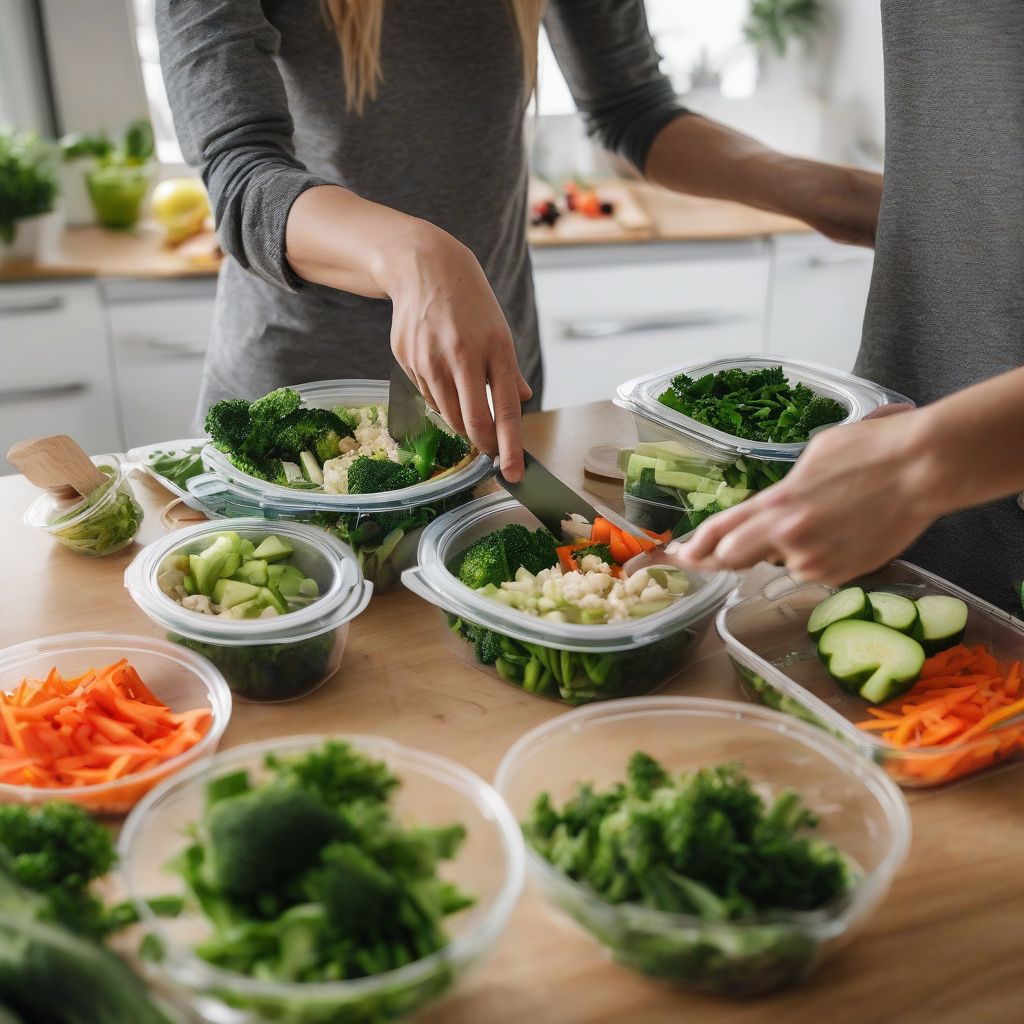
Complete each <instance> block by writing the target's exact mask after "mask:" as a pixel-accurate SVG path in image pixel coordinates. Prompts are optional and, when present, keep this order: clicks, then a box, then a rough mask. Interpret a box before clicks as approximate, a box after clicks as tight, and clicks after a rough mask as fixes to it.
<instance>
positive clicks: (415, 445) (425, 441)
mask: <svg viewBox="0 0 1024 1024" xmlns="http://www.w3.org/2000/svg"><path fill="white" fill-rule="evenodd" d="M442 434H444V431H443V430H441V428H440V427H438V426H437V425H436V424H434V423H431V422H430V421H429V420H428V421H427V422H426V423H424V424H423V427H422V429H421V430H420V432H419V433H418V434H417V435H416V436H415V437H402V438H395V440H396V441H398V451H399V454H400V455H401V457H402V460H403V461H404V462H405V463H406V464H407V465H411V466H412V468H413V469H415V470H416V473H417V475H418V476H419V478H420V479H421V480H426V479H427V478H428V477H429V476H430V474H431V473H433V471H434V466H435V465H436V464H437V449H438V445H439V444H440V441H441V435H442Z"/></svg>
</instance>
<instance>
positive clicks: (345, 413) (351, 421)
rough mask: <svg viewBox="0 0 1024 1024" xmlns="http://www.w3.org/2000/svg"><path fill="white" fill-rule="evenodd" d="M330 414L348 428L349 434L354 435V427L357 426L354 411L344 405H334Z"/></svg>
mask: <svg viewBox="0 0 1024 1024" xmlns="http://www.w3.org/2000/svg"><path fill="white" fill-rule="evenodd" d="M331 412H333V413H334V415H335V416H337V417H338V419H339V420H341V422H342V423H344V424H345V426H347V427H348V429H349V432H350V433H354V432H355V429H356V427H358V426H359V416H358V415H357V413H356V412H355V411H354V410H352V409H349V408H346V407H345V406H344V405H336V406H335V407H334V408H333V409H332V410H331Z"/></svg>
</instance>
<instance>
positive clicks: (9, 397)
mask: <svg viewBox="0 0 1024 1024" xmlns="http://www.w3.org/2000/svg"><path fill="white" fill-rule="evenodd" d="M88 390H89V385H88V384H87V383H86V382H85V381H84V380H73V381H68V383H67V384H51V385H47V386H46V387H38V388H12V389H11V390H9V391H0V405H5V404H8V403H14V402H38V401H45V400H46V399H47V398H69V397H70V396H71V395H79V394H81V393H82V392H83V391H88Z"/></svg>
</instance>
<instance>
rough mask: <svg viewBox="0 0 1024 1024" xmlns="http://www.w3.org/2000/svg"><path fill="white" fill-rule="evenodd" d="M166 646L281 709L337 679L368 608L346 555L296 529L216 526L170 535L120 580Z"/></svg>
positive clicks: (325, 538) (327, 539) (240, 692)
mask: <svg viewBox="0 0 1024 1024" xmlns="http://www.w3.org/2000/svg"><path fill="white" fill-rule="evenodd" d="M125 586H126V587H127V588H128V591H129V592H130V593H131V595H132V598H133V599H134V600H135V603H136V604H137V605H138V606H139V608H140V609H141V610H142V611H143V612H144V613H145V614H146V615H147V616H149V618H150V619H152V620H153V621H154V622H156V623H157V624H158V625H160V626H162V627H163V628H164V629H166V630H167V632H168V638H169V639H171V640H173V641H175V642H176V643H179V644H181V645H182V646H184V647H188V648H190V649H192V650H194V651H197V652H198V653H199V654H202V655H204V656H205V657H206V658H209V660H210V661H212V662H213V663H214V664H215V665H216V666H217V668H219V669H220V671H221V672H222V673H223V675H224V678H225V679H226V680H227V682H228V685H229V686H230V687H231V690H232V692H233V693H234V694H235V695H236V697H239V698H241V699H243V700H250V701H260V702H264V701H285V700H294V699H295V698H297V697H303V696H305V695H306V694H308V693H311V692H312V691H313V690H315V689H317V688H318V687H319V686H322V685H323V684H324V683H325V682H327V680H328V679H330V678H331V676H333V675H334V673H335V672H336V671H337V670H338V668H339V666H340V664H341V660H342V655H343V654H344V651H345V645H346V643H347V640H348V630H349V623H350V621H351V620H352V619H354V618H355V617H356V616H357V615H359V614H360V612H362V611H363V609H364V608H365V607H366V605H367V604H368V603H369V600H370V594H371V593H372V591H373V585H372V584H371V583H369V582H367V581H364V580H363V577H362V574H361V573H360V571H359V565H358V563H357V562H356V559H355V557H354V556H353V554H352V551H351V549H350V548H348V547H346V546H345V545H344V544H342V543H341V542H340V541H338V540H337V539H336V538H334V537H332V536H330V535H329V534H327V533H325V532H324V531H323V530H318V529H316V528H315V527H312V526H307V525H305V524H302V523H289V522H279V523H274V524H267V523H263V522H261V521H258V520H254V519H251V518H245V519H219V520H215V521H213V522H206V523H199V524H197V525H196V526H191V527H187V528H185V529H182V530H178V531H176V532H174V533H171V534H168V535H167V536H166V537H163V538H162V539H161V540H158V541H155V542H154V543H152V544H150V545H148V546H147V547H146V548H144V549H143V550H142V551H141V552H140V553H139V555H138V556H137V557H136V559H135V560H134V561H133V562H132V564H131V565H130V566H129V567H128V569H127V571H126V572H125Z"/></svg>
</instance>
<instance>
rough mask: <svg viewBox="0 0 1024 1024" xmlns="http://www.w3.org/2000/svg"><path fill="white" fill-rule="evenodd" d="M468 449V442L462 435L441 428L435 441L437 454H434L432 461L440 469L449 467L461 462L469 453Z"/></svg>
mask: <svg viewBox="0 0 1024 1024" xmlns="http://www.w3.org/2000/svg"><path fill="white" fill-rule="evenodd" d="M469 450H470V449H469V442H468V441H467V440H466V439H465V438H464V437H461V436H460V435H458V434H449V433H448V431H447V430H442V431H441V436H440V437H439V438H438V441H437V454H436V455H435V456H434V461H435V462H436V463H437V465H438V466H440V467H441V468H442V469H449V468H450V467H452V466H454V465H456V463H459V462H461V461H462V460H463V459H464V458H465V457H466V456H467V455H468V454H469Z"/></svg>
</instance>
